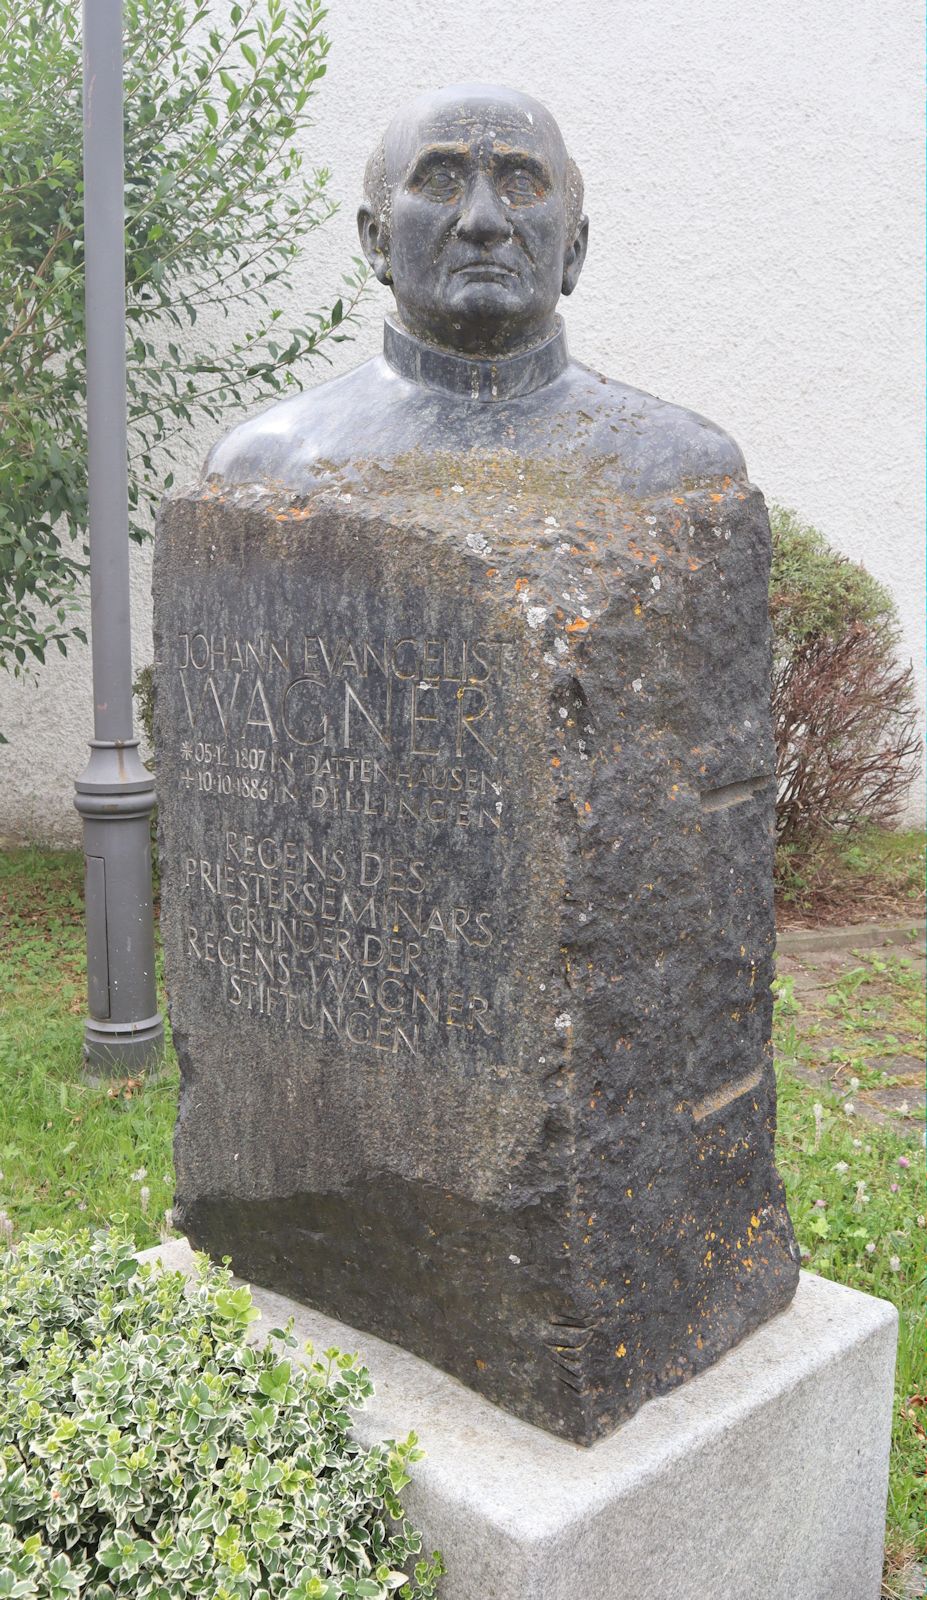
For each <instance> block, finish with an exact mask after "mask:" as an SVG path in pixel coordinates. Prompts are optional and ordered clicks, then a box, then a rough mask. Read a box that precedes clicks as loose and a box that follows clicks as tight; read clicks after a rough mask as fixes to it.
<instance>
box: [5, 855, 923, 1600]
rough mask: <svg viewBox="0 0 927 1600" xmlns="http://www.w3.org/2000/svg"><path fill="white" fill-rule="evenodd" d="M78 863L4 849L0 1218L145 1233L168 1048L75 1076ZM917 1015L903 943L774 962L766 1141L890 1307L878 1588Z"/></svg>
mask: <svg viewBox="0 0 927 1600" xmlns="http://www.w3.org/2000/svg"><path fill="white" fill-rule="evenodd" d="M81 864H82V858H81V857H80V856H79V855H78V854H76V853H74V852H70V851H51V850H37V849H26V850H16V851H6V852H3V851H0V1228H2V1230H3V1232H5V1233H6V1234H7V1236H9V1237H12V1238H16V1237H17V1236H18V1235H19V1234H21V1233H23V1232H26V1231H28V1230H29V1229H31V1228H37V1227H44V1226H54V1227H58V1228H65V1229H69V1230H72V1229H75V1228H78V1227H83V1226H86V1225H88V1224H95V1223H105V1222H108V1221H110V1220H111V1219H112V1218H113V1217H116V1216H122V1217H125V1218H126V1219H127V1221H128V1225H129V1227H130V1228H131V1229H132V1231H133V1233H134V1235H135V1238H136V1239H137V1241H138V1243H139V1245H140V1246H143V1245H149V1244H152V1243H155V1242H156V1241H157V1240H158V1239H159V1238H160V1237H161V1236H162V1231H164V1230H166V1229H169V1227H170V1210H169V1208H170V1205H171V1196H172V1191H173V1177H172V1168H171V1135H172V1131H173V1122H174V1110H175V1105H176V1098H177V1069H176V1062H175V1061H174V1058H173V1055H172V1054H171V1053H170V1051H169V1053H168V1064H167V1068H166V1070H165V1072H164V1074H163V1075H162V1076H161V1077H160V1078H159V1079H158V1081H157V1082H155V1083H152V1084H146V1083H139V1082H137V1081H133V1080H131V1079H130V1080H127V1081H122V1082H118V1083H114V1084H112V1085H110V1086H108V1087H105V1086H104V1087H97V1088H94V1087H90V1086H88V1085H87V1084H85V1083H84V1082H83V1080H82V1076H81V1053H80V1047H81V1036H82V1017H83V1013H84V942H83V941H84V933H83V921H82V883H81V875H82V871H81ZM923 1026H924V997H923V988H922V984H921V982H920V979H919V977H918V974H917V971H916V968H915V966H914V965H913V964H912V963H911V962H910V961H909V960H908V959H907V958H906V957H905V956H904V955H903V954H898V955H892V956H891V957H885V956H883V955H879V956H875V955H868V956H860V957H859V959H858V961H857V962H856V964H855V965H851V966H850V969H849V971H844V972H842V973H841V974H840V975H839V976H838V977H835V980H834V982H833V984H832V985H831V986H830V988H829V989H828V990H827V992H826V993H824V994H823V995H822V996H820V997H819V999H818V1001H817V1002H816V1004H815V1005H814V1006H811V1005H810V1004H807V1003H805V1002H803V1001H802V1000H801V999H799V998H797V997H796V994H795V991H794V986H793V984H792V983H791V982H790V981H789V980H784V981H783V983H782V984H781V986H780V990H779V994H778V998H777V1002H776V1042H777V1052H778V1063H779V1066H778V1070H779V1079H780V1090H779V1141H778V1152H779V1156H778V1159H779V1165H780V1170H781V1172H782V1175H783V1177H784V1179H785V1183H786V1187H787V1190H788V1197H789V1205H790V1209H791V1212H792V1217H793V1219H794V1222H795V1226H796V1231H797V1233H798V1238H799V1242H800V1244H801V1246H802V1250H803V1253H804V1255H805V1265H806V1266H807V1267H809V1268H811V1269H812V1270H813V1271H815V1272H819V1273H821V1274H822V1275H823V1276H825V1277H829V1278H835V1279H837V1280H838V1281H839V1282H841V1283H846V1284H850V1285H852V1286H853V1287H855V1288H858V1289H863V1290H865V1291H867V1292H868V1293H870V1294H877V1295H882V1296H884V1297H885V1298H886V1299H888V1300H891V1301H893V1302H894V1304H895V1305H896V1306H897V1307H898V1310H899V1312H900V1313H901V1338H900V1344H899V1356H898V1380H897V1394H896V1408H895V1410H896V1414H895V1430H894V1446H893V1454H892V1470H891V1486H890V1493H889V1507H888V1557H889V1561H888V1569H887V1587H886V1590H885V1593H886V1595H891V1594H892V1593H894V1592H895V1590H894V1589H893V1588H892V1581H893V1580H892V1577H891V1574H892V1572H893V1571H895V1570H899V1569H900V1568H901V1567H902V1566H903V1564H904V1562H905V1561H906V1560H910V1559H911V1558H912V1557H914V1556H915V1555H920V1556H921V1557H923V1556H924V1555H925V1554H927V1544H925V1540H924V1531H923V1530H924V1515H923V1489H924V1456H925V1435H924V1421H925V1420H927V1398H925V1397H927V1356H925V1335H927V1315H925V1312H924V1304H923V1285H924V1280H925V1277H927V1226H925V1217H924V1212H925V1211H927V1199H925V1196H924V1188H923V1181H922V1169H923V1134H922V1124H921V1123H919V1122H917V1121H916V1120H915V1117H914V1114H913V1113H912V1114H911V1115H907V1114H906V1115H905V1116H901V1117H899V1116H891V1117H889V1118H887V1119H886V1121H885V1122H884V1123H883V1124H881V1125H879V1124H876V1123H874V1122H873V1121H871V1120H869V1116H868V1114H867V1106H866V1101H865V1096H866V1094H867V1092H869V1091H872V1092H876V1091H878V1090H879V1088H880V1087H890V1086H891V1079H892V1074H891V1071H890V1068H891V1063H892V1052H893V1050H894V1049H896V1048H901V1047H902V1046H908V1047H909V1048H910V1045H911V1043H912V1041H913V1040H915V1039H921V1038H922V1036H923ZM822 1062H824V1063H825V1064H826V1065H827V1067H828V1072H827V1073H826V1074H823V1078H820V1079H819V1080H814V1079H813V1072H814V1070H815V1069H816V1068H820V1066H821V1063H822ZM809 1076H812V1079H813V1081H806V1080H807V1079H808V1078H809ZM831 1078H832V1079H833V1080H834V1081H833V1083H831V1081H830V1080H831ZM922 1419H924V1420H922ZM897 1592H898V1593H899V1594H901V1593H902V1592H903V1591H902V1590H901V1589H900V1588H899V1589H898V1591H897Z"/></svg>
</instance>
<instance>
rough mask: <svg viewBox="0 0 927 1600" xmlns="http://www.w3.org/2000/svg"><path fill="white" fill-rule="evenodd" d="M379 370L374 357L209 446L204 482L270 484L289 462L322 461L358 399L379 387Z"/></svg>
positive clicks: (379, 363)
mask: <svg viewBox="0 0 927 1600" xmlns="http://www.w3.org/2000/svg"><path fill="white" fill-rule="evenodd" d="M382 365H383V363H382V360H381V358H379V357H374V359H373V360H372V361H365V362H364V363H363V364H362V365H361V366H359V367H353V368H352V370H351V371H350V372H346V373H344V374H343V375H342V376H341V377H339V378H331V379H330V380H329V381H328V382H327V383H320V384H317V385H316V386H315V387H314V388H312V389H303V390H301V391H300V392H299V394H294V395H289V396H288V397H287V398H286V399H285V400H278V401H277V402H276V404H274V405H272V406H270V407H268V409H267V410H266V411H261V412H259V413H258V414H257V416H255V417H249V418H248V420H247V421H245V422H240V423H239V424H238V426H237V427H235V428H232V429H231V431H230V432H229V433H227V434H225V436H224V438H222V439H220V440H219V442H218V444H215V445H213V448H212V449H211V450H210V452H209V455H208V456H207V458H206V462H205V465H204V467H203V474H202V476H203V479H204V481H208V480H209V479H211V478H220V479H221V480H222V481H223V482H224V483H230V484H231V483H268V484H273V483H275V482H277V481H278V480H281V479H285V478H286V477H287V475H288V472H289V470H290V468H291V467H292V465H293V463H294V460H296V459H299V460H300V461H301V462H305V461H307V460H311V459H312V458H316V459H323V458H324V457H326V456H327V455H328V453H329V451H328V446H329V445H330V444H337V439H338V433H339V430H343V429H344V425H345V421H346V420H347V419H350V418H355V417H356V416H357V410H358V405H359V403H360V402H361V401H362V397H363V396H365V395H368V394H369V393H370V392H371V390H374V389H376V388H377V387H378V385H379V382H380V372H379V369H380V367H382Z"/></svg>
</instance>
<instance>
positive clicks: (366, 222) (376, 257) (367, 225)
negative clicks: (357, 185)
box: [357, 204, 393, 284]
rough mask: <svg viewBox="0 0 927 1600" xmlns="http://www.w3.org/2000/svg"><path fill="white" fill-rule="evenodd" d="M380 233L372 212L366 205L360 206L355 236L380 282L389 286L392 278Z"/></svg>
mask: <svg viewBox="0 0 927 1600" xmlns="http://www.w3.org/2000/svg"><path fill="white" fill-rule="evenodd" d="M380 233H381V230H380V224H379V223H378V221H377V219H376V217H375V216H374V214H373V212H372V210H371V209H370V207H369V206H368V205H366V204H364V205H362V206H361V207H360V209H359V210H358V213H357V234H358V238H359V239H360V242H361V249H362V250H363V252H364V255H365V256H366V257H367V260H368V262H369V263H370V265H371V267H372V268H373V270H374V272H375V273H376V275H377V277H378V278H379V280H380V282H381V283H386V284H389V283H392V281H393V276H392V273H391V272H390V270H389V255H388V254H387V251H386V249H385V248H384V246H383V244H382V243H381V237H380Z"/></svg>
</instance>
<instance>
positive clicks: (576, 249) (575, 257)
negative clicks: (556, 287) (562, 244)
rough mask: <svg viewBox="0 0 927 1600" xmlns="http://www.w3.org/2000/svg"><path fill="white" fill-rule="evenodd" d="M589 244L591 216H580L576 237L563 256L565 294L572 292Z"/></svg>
mask: <svg viewBox="0 0 927 1600" xmlns="http://www.w3.org/2000/svg"><path fill="white" fill-rule="evenodd" d="M588 245H589V218H588V217H580V220H579V227H578V228H577V230H576V238H575V239H574V240H573V243H572V244H571V245H570V248H569V250H568V251H567V253H566V255H565V256H564V258H563V283H562V284H561V289H562V292H563V293H564V294H572V293H573V290H574V289H575V288H576V284H577V282H578V280H579V275H580V273H581V272H582V270H583V262H584V261H585V259H586V250H587V248H588Z"/></svg>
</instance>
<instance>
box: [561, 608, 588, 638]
mask: <svg viewBox="0 0 927 1600" xmlns="http://www.w3.org/2000/svg"><path fill="white" fill-rule="evenodd" d="M557 615H558V616H559V615H560V612H558V613H557ZM588 626H589V623H588V622H587V621H586V618H585V617H574V618H573V621H572V622H568V623H567V630H566V631H567V633H584V632H585V630H586V629H587V628H588Z"/></svg>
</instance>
